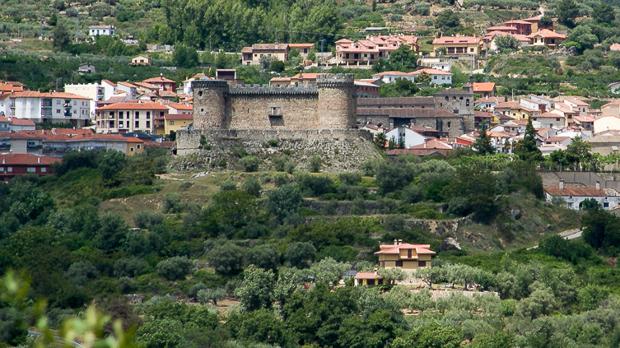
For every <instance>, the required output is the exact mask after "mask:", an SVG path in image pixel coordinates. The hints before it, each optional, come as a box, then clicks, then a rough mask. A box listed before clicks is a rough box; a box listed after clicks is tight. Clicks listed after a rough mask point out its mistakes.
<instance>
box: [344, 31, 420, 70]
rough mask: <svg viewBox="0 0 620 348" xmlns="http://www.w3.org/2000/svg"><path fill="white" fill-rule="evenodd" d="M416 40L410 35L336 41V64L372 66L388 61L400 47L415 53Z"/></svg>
mask: <svg viewBox="0 0 620 348" xmlns="http://www.w3.org/2000/svg"><path fill="white" fill-rule="evenodd" d="M417 41H418V38H417V37H415V36H411V35H391V36H384V35H379V36H368V37H367V38H366V39H363V40H358V41H351V40H349V39H340V40H338V41H336V64H338V65H340V64H343V65H372V64H374V63H376V62H377V61H379V60H382V59H388V58H389V57H390V54H391V53H392V52H394V51H396V50H397V49H398V48H400V46H402V45H407V46H409V47H410V48H411V49H412V50H413V51H414V52H417V50H418V45H417Z"/></svg>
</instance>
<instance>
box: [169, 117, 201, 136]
mask: <svg viewBox="0 0 620 348" xmlns="http://www.w3.org/2000/svg"><path fill="white" fill-rule="evenodd" d="M193 121H194V116H193V115H192V114H191V113H190V114H167V115H166V116H164V134H165V135H170V134H171V133H172V132H175V133H176V132H178V131H179V130H180V129H184V128H187V127H188V126H189V125H190V124H192V122H193Z"/></svg>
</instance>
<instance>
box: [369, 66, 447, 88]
mask: <svg viewBox="0 0 620 348" xmlns="http://www.w3.org/2000/svg"><path fill="white" fill-rule="evenodd" d="M423 74H426V75H428V77H429V78H430V82H429V83H430V84H434V85H451V84H452V73H451V72H448V71H444V70H440V69H433V68H423V69H419V70H416V71H413V72H402V71H384V72H382V73H378V74H375V75H373V76H372V77H373V79H380V80H381V81H382V82H383V83H392V82H395V81H396V80H400V79H405V80H409V81H411V82H416V78H419V77H420V76H422V75H423Z"/></svg>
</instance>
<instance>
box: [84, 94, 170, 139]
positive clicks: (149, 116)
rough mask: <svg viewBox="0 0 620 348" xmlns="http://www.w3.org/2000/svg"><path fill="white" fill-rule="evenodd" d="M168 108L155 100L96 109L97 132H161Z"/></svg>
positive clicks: (115, 104)
mask: <svg viewBox="0 0 620 348" xmlns="http://www.w3.org/2000/svg"><path fill="white" fill-rule="evenodd" d="M167 114H168V108H167V107H166V106H164V105H162V104H161V103H156V102H124V103H114V104H109V105H105V106H103V107H100V108H99V109H97V123H96V124H97V132H98V133H126V132H144V133H149V134H161V133H163V132H164V120H165V117H166V115H167Z"/></svg>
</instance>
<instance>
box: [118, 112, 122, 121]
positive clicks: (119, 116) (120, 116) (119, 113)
mask: <svg viewBox="0 0 620 348" xmlns="http://www.w3.org/2000/svg"><path fill="white" fill-rule="evenodd" d="M118 118H119V119H122V118H123V112H122V111H119V112H118Z"/></svg>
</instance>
